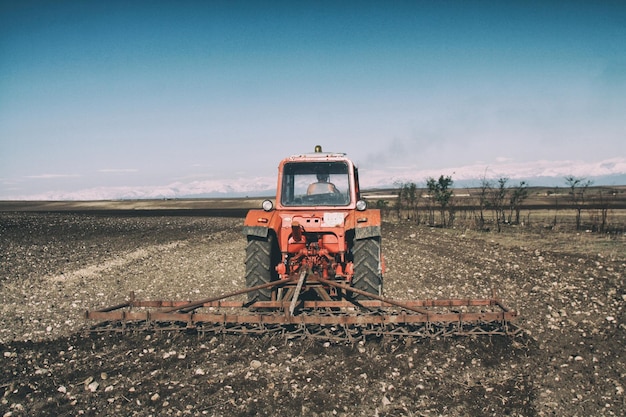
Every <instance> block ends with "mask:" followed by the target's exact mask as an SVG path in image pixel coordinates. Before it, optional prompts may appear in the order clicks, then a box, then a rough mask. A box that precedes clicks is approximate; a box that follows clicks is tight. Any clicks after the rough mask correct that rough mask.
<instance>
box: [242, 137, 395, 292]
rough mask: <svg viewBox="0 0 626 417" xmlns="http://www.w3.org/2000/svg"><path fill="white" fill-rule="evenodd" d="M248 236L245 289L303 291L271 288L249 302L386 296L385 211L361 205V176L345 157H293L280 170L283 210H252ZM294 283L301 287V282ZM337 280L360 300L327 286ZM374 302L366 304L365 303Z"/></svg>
mask: <svg viewBox="0 0 626 417" xmlns="http://www.w3.org/2000/svg"><path fill="white" fill-rule="evenodd" d="M244 233H245V234H246V235H247V238H248V244H247V248H246V285H247V287H248V288H251V287H257V286H263V284H268V283H270V282H272V281H276V280H291V281H297V282H298V286H297V287H294V286H293V285H292V286H269V287H268V286H266V287H264V288H260V289H257V290H254V291H251V292H249V293H248V294H249V295H248V298H249V301H251V302H252V301H274V300H288V299H291V298H292V297H294V296H295V297H301V298H309V299H320V300H325V301H330V300H338V299H362V298H363V297H365V296H364V294H363V293H362V292H363V291H364V292H366V293H370V294H374V295H377V296H380V295H382V287H383V270H384V266H383V257H382V254H381V249H380V245H381V218H380V210H377V209H369V208H367V204H366V202H365V201H364V200H362V199H361V196H360V189H359V178H358V170H357V167H356V166H355V165H354V163H353V162H352V161H351V160H350V159H348V158H347V157H346V155H345V154H343V153H326V152H322V148H321V147H320V146H316V147H315V152H314V153H309V154H302V155H294V156H291V157H288V158H285V159H283V160H282V161H281V162H280V164H279V166H278V186H277V191H276V206H275V207H274V204H273V203H272V201H270V200H266V201H264V202H263V210H250V211H249V212H248V215H247V217H246V220H245V224H244ZM294 278H295V279H294ZM316 278H321V279H322V280H333V281H336V282H337V283H341V284H344V285H343V287H344V288H345V286H349V287H351V288H355V289H357V290H360V292H361V293H360V294H358V293H357V292H351V291H345V290H341V289H337V287H334V286H333V287H329V286H324V285H321V284H320V283H319V282H318V281H317V280H316ZM365 298H367V297H365Z"/></svg>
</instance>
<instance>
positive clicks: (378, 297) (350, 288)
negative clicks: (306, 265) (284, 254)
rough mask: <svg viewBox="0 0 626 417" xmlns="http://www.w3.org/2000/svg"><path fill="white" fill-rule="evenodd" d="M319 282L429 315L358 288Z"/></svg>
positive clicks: (323, 280) (331, 282) (323, 281)
mask: <svg viewBox="0 0 626 417" xmlns="http://www.w3.org/2000/svg"><path fill="white" fill-rule="evenodd" d="M317 280H318V281H319V282H321V283H322V284H324V285H329V286H332V287H336V288H341V289H342V290H345V291H350V292H354V293H357V294H360V295H364V296H366V297H370V298H373V299H374V300H379V301H384V302H385V303H389V304H392V305H395V306H397V307H400V308H405V309H407V310H411V311H415V312H416V313H421V314H426V315H428V314H429V311H427V310H423V309H421V308H418V307H412V306H408V305H406V304H403V303H401V302H398V301H394V300H389V299H385V298H383V297H380V296H378V295H376V294H372V293H369V292H367V291H362V290H359V289H358V288H353V287H350V286H349V285H344V284H339V283H337V282H333V281H330V280H327V279H324V278H318V279H317Z"/></svg>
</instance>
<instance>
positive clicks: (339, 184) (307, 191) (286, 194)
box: [280, 162, 350, 207]
mask: <svg viewBox="0 0 626 417" xmlns="http://www.w3.org/2000/svg"><path fill="white" fill-rule="evenodd" d="M280 201H281V204H282V205H283V206H288V207H290V206H291V207H297V206H347V205H349V204H350V181H349V176H348V164H346V163H345V162H297V163H295V162H293V163H287V164H285V166H284V168H283V182H282V195H281V200H280Z"/></svg>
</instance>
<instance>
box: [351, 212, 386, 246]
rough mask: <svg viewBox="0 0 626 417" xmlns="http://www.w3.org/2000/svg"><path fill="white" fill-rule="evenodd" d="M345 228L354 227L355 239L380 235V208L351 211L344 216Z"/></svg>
mask: <svg viewBox="0 0 626 417" xmlns="http://www.w3.org/2000/svg"><path fill="white" fill-rule="evenodd" d="M346 228H347V229H354V238H355V239H356V240H361V239H367V238H370V237H379V236H381V234H382V232H381V218H380V210H378V209H370V210H364V211H352V212H350V213H349V214H348V216H347V217H346Z"/></svg>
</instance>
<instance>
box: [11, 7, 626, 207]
mask: <svg viewBox="0 0 626 417" xmlns="http://www.w3.org/2000/svg"><path fill="white" fill-rule="evenodd" d="M624 4H625V3H623V2H581V1H571V2H546V1H542V2H483V1H471V2H452V1H443V2H430V1H429V2H345V3H341V4H339V5H337V4H335V2H314V3H313V2H310V3H309V2H302V3H300V2H252V1H247V2H237V1H224V2H200V1H198V2H191V1H182V2H158V1H153V2H141V1H136V2H116V1H111V2H109V1H107V2H89V1H49V2H45V1H41V2H31V1H15V2H2V3H0V199H13V198H33V199H34V198H48V199H77V198H86V199H90V198H117V197H133V196H139V197H150V196H154V197H161V196H176V195H183V194H189V193H210V192H215V191H223V192H233V191H242V192H248V191H249V192H253V191H257V190H259V189H262V188H268V187H270V188H271V187H272V186H273V185H274V184H273V182H274V176H275V172H276V166H277V164H278V161H279V160H280V159H282V158H283V157H285V156H288V155H290V154H294V153H301V152H309V151H311V150H312V149H313V147H314V145H316V144H321V145H323V147H324V149H325V150H330V151H337V152H347V153H348V154H349V155H350V156H351V157H352V158H353V159H354V160H355V161H356V162H357V163H358V164H359V166H360V168H361V178H362V180H363V182H364V183H365V185H367V184H368V183H369V184H370V185H372V186H374V185H380V184H384V183H388V184H390V183H393V181H397V180H398V179H411V180H415V181H418V182H419V181H422V180H423V179H424V178H425V176H427V175H432V176H438V175H439V174H440V173H442V174H453V173H454V175H453V177H454V176H455V175H456V176H457V177H458V178H463V176H466V177H468V178H469V177H471V176H472V175H473V176H474V177H476V176H477V175H479V176H480V175H484V173H485V172H488V173H489V174H488V175H490V176H501V175H504V176H509V177H511V178H516V177H521V176H522V174H520V173H521V172H523V173H524V174H523V175H525V176H526V177H533V176H546V175H547V174H546V173H548V174H550V173H552V174H553V176H554V178H555V182H556V183H557V184H555V185H558V183H562V182H563V181H562V177H563V176H564V175H568V174H574V175H578V176H586V177H594V176H597V175H600V174H602V175H605V174H626V140H625V139H626V41H625V40H626V6H625V5H624ZM557 168H558V169H557ZM548 176H549V175H548ZM531 184H532V181H531Z"/></svg>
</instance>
